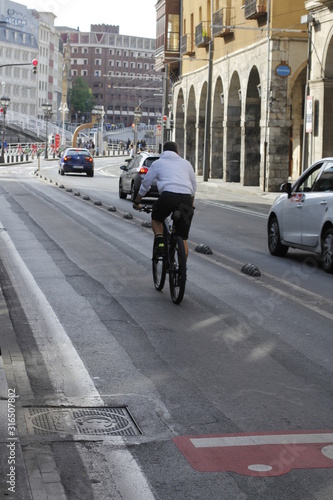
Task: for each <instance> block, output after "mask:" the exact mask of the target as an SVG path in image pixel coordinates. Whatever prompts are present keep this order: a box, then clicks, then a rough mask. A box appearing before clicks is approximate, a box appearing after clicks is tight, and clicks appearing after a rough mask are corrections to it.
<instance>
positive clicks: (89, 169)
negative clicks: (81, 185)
mask: <svg viewBox="0 0 333 500" xmlns="http://www.w3.org/2000/svg"><path fill="white" fill-rule="evenodd" d="M66 173H75V174H81V173H84V174H87V176H88V177H93V176H94V159H93V157H92V156H91V154H90V153H89V151H88V149H85V148H67V149H65V151H64V152H63V153H62V155H61V158H60V161H59V174H60V175H64V174H66Z"/></svg>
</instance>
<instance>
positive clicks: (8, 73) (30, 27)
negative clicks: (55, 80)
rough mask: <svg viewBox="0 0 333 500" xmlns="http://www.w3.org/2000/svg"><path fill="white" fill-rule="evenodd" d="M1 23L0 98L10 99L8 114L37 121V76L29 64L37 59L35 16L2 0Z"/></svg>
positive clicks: (25, 9) (36, 17)
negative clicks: (33, 118)
mask: <svg viewBox="0 0 333 500" xmlns="http://www.w3.org/2000/svg"><path fill="white" fill-rule="evenodd" d="M14 5H15V8H14ZM0 21H1V24H0V66H2V67H0V83H1V95H6V96H8V97H9V98H10V110H12V111H15V112H17V113H23V114H27V115H31V116H33V117H36V115H37V103H38V84H37V82H38V76H37V75H34V74H33V72H32V69H33V66H32V61H33V59H38V29H39V21H38V15H37V13H36V12H35V11H32V10H30V9H27V7H25V6H24V5H20V4H17V3H15V4H14V3H13V2H10V1H7V0H2V2H1V3H0Z"/></svg>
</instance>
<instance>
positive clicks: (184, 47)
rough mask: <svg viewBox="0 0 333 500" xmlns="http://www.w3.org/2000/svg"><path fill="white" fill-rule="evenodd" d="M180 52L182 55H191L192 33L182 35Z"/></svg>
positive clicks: (192, 51)
mask: <svg viewBox="0 0 333 500" xmlns="http://www.w3.org/2000/svg"><path fill="white" fill-rule="evenodd" d="M180 53H181V54H182V55H183V56H192V55H193V54H194V48H193V35H192V33H187V34H186V35H183V36H182V38H181V43H180Z"/></svg>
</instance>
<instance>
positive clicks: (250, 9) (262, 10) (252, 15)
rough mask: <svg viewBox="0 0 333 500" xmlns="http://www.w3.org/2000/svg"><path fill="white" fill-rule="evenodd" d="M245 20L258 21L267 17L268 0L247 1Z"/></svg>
mask: <svg viewBox="0 0 333 500" xmlns="http://www.w3.org/2000/svg"><path fill="white" fill-rule="evenodd" d="M244 14H245V19H258V18H260V17H265V16H266V15H267V2H266V0H245V12H244Z"/></svg>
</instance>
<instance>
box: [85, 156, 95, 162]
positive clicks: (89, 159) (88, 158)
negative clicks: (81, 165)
mask: <svg viewBox="0 0 333 500" xmlns="http://www.w3.org/2000/svg"><path fill="white" fill-rule="evenodd" d="M84 159H85V160H86V161H90V163H91V162H92V161H93V159H92V158H91V157H90V156H85V157H84Z"/></svg>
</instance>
